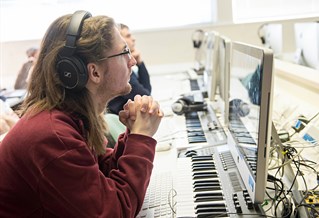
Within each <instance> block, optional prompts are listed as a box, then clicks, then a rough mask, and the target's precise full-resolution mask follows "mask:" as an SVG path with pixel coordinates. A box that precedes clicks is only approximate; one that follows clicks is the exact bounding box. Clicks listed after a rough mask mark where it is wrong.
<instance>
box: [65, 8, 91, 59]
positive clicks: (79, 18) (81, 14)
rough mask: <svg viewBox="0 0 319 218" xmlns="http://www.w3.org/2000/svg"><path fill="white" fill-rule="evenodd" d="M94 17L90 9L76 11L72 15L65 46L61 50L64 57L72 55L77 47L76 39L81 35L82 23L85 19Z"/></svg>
mask: <svg viewBox="0 0 319 218" xmlns="http://www.w3.org/2000/svg"><path fill="white" fill-rule="evenodd" d="M89 17H92V15H91V13H90V12H88V11H76V12H74V14H73V15H72V18H71V21H70V24H69V27H68V30H67V32H66V42H65V46H64V48H63V50H62V52H61V56H63V57H71V56H72V55H73V54H74V52H75V49H76V46H75V43H76V40H77V39H78V38H79V37H80V35H81V31H82V25H83V22H84V20H85V19H87V18H89Z"/></svg>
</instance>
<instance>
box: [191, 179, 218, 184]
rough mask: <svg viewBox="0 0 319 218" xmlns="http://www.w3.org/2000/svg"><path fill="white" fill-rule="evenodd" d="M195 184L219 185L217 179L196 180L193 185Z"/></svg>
mask: <svg viewBox="0 0 319 218" xmlns="http://www.w3.org/2000/svg"><path fill="white" fill-rule="evenodd" d="M196 184H220V182H219V179H207V180H196V181H194V182H193V185H196Z"/></svg>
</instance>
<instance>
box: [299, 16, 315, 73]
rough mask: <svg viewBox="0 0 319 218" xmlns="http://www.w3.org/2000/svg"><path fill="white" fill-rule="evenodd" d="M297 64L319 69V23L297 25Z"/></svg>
mask: <svg viewBox="0 0 319 218" xmlns="http://www.w3.org/2000/svg"><path fill="white" fill-rule="evenodd" d="M294 31H295V42H296V52H295V62H296V63H298V64H301V65H305V66H308V67H311V68H314V69H319V22H305V23H295V25H294Z"/></svg>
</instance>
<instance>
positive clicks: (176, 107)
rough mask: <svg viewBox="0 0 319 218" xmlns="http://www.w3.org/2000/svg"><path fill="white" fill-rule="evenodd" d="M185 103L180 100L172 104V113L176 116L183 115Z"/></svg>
mask: <svg viewBox="0 0 319 218" xmlns="http://www.w3.org/2000/svg"><path fill="white" fill-rule="evenodd" d="M185 107H186V102H185V101H184V100H182V99H178V100H177V101H176V102H174V103H173V104H172V111H173V112H174V113H175V114H177V115H182V114H184V113H185Z"/></svg>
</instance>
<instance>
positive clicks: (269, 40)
mask: <svg viewBox="0 0 319 218" xmlns="http://www.w3.org/2000/svg"><path fill="white" fill-rule="evenodd" d="M263 28H264V33H265V46H266V47H267V48H270V49H272V50H273V54H274V56H275V57H279V56H280V55H281V54H282V42H283V41H282V24H266V25H264V27H263Z"/></svg>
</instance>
